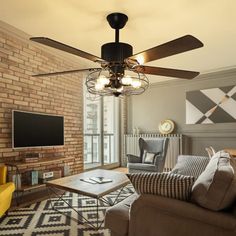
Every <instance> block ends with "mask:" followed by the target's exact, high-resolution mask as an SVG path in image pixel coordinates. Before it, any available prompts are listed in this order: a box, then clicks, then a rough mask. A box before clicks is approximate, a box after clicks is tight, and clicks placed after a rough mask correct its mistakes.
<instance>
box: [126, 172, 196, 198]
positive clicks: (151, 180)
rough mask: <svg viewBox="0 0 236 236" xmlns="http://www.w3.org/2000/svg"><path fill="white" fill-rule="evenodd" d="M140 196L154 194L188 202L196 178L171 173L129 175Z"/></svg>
mask: <svg viewBox="0 0 236 236" xmlns="http://www.w3.org/2000/svg"><path fill="white" fill-rule="evenodd" d="M127 176H128V178H129V179H130V181H131V183H132V185H133V186H134V188H135V191H136V192H137V193H138V194H154V195H159V196H164V197H169V198H175V199H179V200H188V199H189V198H190V194H191V189H192V186H193V184H194V177H192V176H184V175H176V174H171V173H167V172H166V173H138V174H128V175H127Z"/></svg>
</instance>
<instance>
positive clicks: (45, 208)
mask: <svg viewBox="0 0 236 236" xmlns="http://www.w3.org/2000/svg"><path fill="white" fill-rule="evenodd" d="M132 192H133V189H132V187H131V186H130V185H129V186H127V187H126V188H124V190H123V191H122V193H121V194H120V196H119V198H118V201H122V200H123V199H125V198H126V197H127V196H129V195H130V194H131V193H132ZM117 193H118V191H116V192H112V193H110V194H109V195H107V196H105V198H106V199H107V200H108V201H110V202H112V201H114V200H115V198H116V196H117ZM64 199H65V200H67V201H68V203H70V204H71V205H73V207H75V208H76V209H77V210H78V211H79V212H80V213H81V214H82V215H83V217H86V218H88V219H89V220H90V221H92V222H94V223H95V222H96V217H97V214H96V200H95V199H92V198H88V197H83V196H78V195H77V194H74V193H66V194H65V196H64ZM52 201H56V198H52ZM82 206H83V208H82ZM84 206H87V207H84ZM91 206H94V207H91ZM55 207H56V208H57V209H58V210H60V211H61V212H63V213H65V214H67V215H69V216H70V217H72V218H73V219H72V218H70V217H66V216H65V215H63V214H61V213H59V212H57V211H55V210H53V209H52V207H51V204H50V200H45V201H42V202H38V203H35V204H32V205H29V206H26V207H22V208H19V209H17V210H15V211H11V212H9V214H8V216H4V217H2V218H0V235H4V236H8V235H9V236H23V235H24V236H28V235H29V236H40V235H52V236H110V233H109V230H108V229H105V228H104V226H103V224H102V227H101V228H100V229H99V230H98V231H97V230H94V229H91V227H89V226H88V225H84V224H81V223H79V222H78V220H81V217H80V216H79V215H78V214H77V213H76V212H75V211H73V210H72V209H70V208H69V207H68V206H67V204H66V203H65V202H63V201H58V202H57V203H56V205H55ZM107 208H108V206H107V204H104V203H102V202H101V201H100V203H99V222H100V223H101V222H102V220H103V219H104V215H105V211H106V209H107Z"/></svg>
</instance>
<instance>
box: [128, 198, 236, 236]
mask: <svg viewBox="0 0 236 236" xmlns="http://www.w3.org/2000/svg"><path fill="white" fill-rule="evenodd" d="M144 216H145V217H144ZM199 230H200V232H201V236H209V235H217V236H223V235H224V236H231V235H232V236H233V235H235V234H236V218H235V216H233V215H231V214H229V213H223V212H214V211H210V210H207V209H204V208H201V207H198V206H197V205H195V204H192V203H190V202H184V201H179V200H176V199H171V198H166V197H161V196H156V195H148V194H146V195H141V196H139V197H138V198H137V199H136V200H135V201H134V203H133V204H132V206H131V211H130V227H129V236H134V235H135V236H141V235H144V234H145V235H147V236H154V235H157V232H158V234H159V235H166V236H167V235H168V236H169V235H176V236H180V235H191V236H197V235H199Z"/></svg>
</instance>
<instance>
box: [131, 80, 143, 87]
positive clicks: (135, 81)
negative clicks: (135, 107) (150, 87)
mask: <svg viewBox="0 0 236 236" xmlns="http://www.w3.org/2000/svg"><path fill="white" fill-rule="evenodd" d="M131 85H132V86H133V87H134V88H140V87H141V85H142V84H141V81H140V80H133V81H132V84H131Z"/></svg>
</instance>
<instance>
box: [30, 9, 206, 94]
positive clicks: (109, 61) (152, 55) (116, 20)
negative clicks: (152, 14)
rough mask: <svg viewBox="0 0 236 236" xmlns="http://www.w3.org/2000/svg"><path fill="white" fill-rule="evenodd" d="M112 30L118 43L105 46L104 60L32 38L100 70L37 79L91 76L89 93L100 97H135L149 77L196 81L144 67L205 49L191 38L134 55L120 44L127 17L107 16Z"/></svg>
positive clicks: (183, 72)
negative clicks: (148, 63) (170, 57)
mask: <svg viewBox="0 0 236 236" xmlns="http://www.w3.org/2000/svg"><path fill="white" fill-rule="evenodd" d="M107 21H108V22H109V24H110V26H111V28H113V29H115V42H111V43H106V44H104V45H102V47H101V57H97V56H95V55H92V54H90V53H87V52H84V51H81V50H79V49H76V48H74V47H71V46H68V45H65V44H63V43H60V42H58V41H55V40H52V39H50V38H45V37H33V38H30V40H32V41H34V42H37V43H41V44H44V45H46V46H49V47H52V48H56V49H58V50H61V51H64V52H67V53H71V54H74V55H76V56H79V57H82V58H85V59H88V60H90V61H93V62H97V63H99V64H100V67H99V68H87V69H78V70H69V71H60V72H53V73H44V74H38V75H34V76H38V77H41V76H53V75H63V74H68V73H78V72H84V71H88V72H90V73H89V74H88V76H87V78H86V85H87V89H88V91H89V92H90V93H93V94H98V95H114V96H120V95H134V94H141V93H143V92H144V91H145V90H146V89H147V87H148V84H149V82H148V79H147V77H146V74H150V75H160V76H168V77H177V78H182V79H193V78H194V77H196V76H197V75H198V74H199V72H195V71H186V70H178V69H170V68H162V67H153V66H144V65H143V64H144V63H147V62H150V61H154V60H157V59H161V58H164V57H168V56H172V55H176V54H179V53H182V52H186V51H190V50H193V49H196V48H200V47H203V43H202V42H201V41H199V40H198V39H197V38H195V37H193V36H191V35H185V36H183V37H180V38H177V39H175V40H172V41H169V42H167V43H164V44H161V45H159V46H156V47H153V48H150V49H148V50H145V51H143V52H140V53H137V54H133V47H132V46H131V45H129V44H127V43H121V42H119V30H120V29H122V28H123V27H124V26H125V24H126V22H127V21H128V17H127V16H126V15H125V14H123V13H111V14H109V15H108V16H107Z"/></svg>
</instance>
